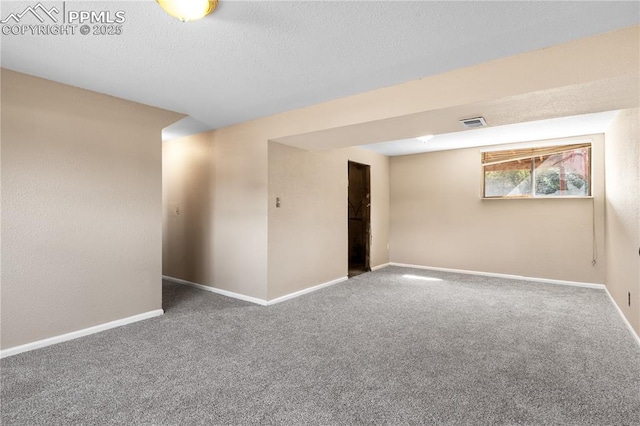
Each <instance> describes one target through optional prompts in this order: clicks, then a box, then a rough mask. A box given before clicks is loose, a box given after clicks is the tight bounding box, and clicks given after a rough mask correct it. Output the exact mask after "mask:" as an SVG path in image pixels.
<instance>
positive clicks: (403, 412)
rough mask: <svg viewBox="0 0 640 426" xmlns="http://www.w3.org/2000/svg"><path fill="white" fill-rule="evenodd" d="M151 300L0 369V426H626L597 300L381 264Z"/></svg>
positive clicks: (621, 336)
mask: <svg viewBox="0 0 640 426" xmlns="http://www.w3.org/2000/svg"><path fill="white" fill-rule="evenodd" d="M403 274H414V275H420V276H428V277H439V278H441V279H442V281H422V280H416V279H410V278H405V277H403ZM164 303H165V306H164V307H165V310H166V314H165V315H164V316H162V317H158V318H154V319H150V320H146V321H143V322H140V323H136V324H132V325H128V326H125V327H121V328H117V329H113V330H109V331H105V332H102V333H98V334H95V335H92V336H88V337H84V338H81V339H78V340H74V341H70V342H66V343H61V344H58V345H55V346H50V347H48V348H44V349H40V350H36V351H33V352H29V353H24V354H21V355H16V356H13V357H10V358H6V359H4V360H2V361H1V363H0V366H1V368H2V370H1V377H2V391H1V397H2V400H1V401H2V424H3V425H14V424H16V425H18V424H19V425H54V424H64V425H73V424H86V425H89V424H91V425H101V424H126V425H132V424H158V425H187V424H288V425H299V424H322V425H330V424H343V425H354V424H393V425H399V424H452V425H453V424H455V425H464V424H473V425H481V424H508V425H512V424H531V425H533V424H535V425H537V424H563V425H565V424H567V425H571V424H574V425H589V424H592V425H638V424H640V348H639V347H638V345H637V344H636V342H635V341H634V340H633V338H632V337H631V335H630V333H629V331H628V330H627V329H626V328H625V326H624V324H623V322H622V320H621V319H620V318H619V317H618V313H617V312H616V310H615V308H614V307H613V306H612V305H611V303H610V301H609V299H608V298H607V296H606V295H605V293H604V292H603V291H602V290H594V289H586V288H577V287H566V286H556V285H547V284H538V283H531V282H520V281H514V280H503V279H495V278H484V277H476V276H465V275H458V274H449V273H442V272H431V271H421V270H412V269H404V268H396V267H388V268H385V269H383V270H380V271H377V272H371V273H366V274H363V275H360V276H358V277H355V278H353V279H350V280H349V281H347V282H344V283H341V284H338V285H335V286H332V287H329V288H326V289H323V290H320V291H317V292H315V293H311V294H308V295H305V296H302V297H299V298H296V299H292V300H290V301H287V302H283V303H281V304H277V305H274V306H270V307H261V306H256V305H252V304H249V303H246V302H242V301H238V300H234V299H229V298H226V297H223V296H218V295H215V294H212V293H208V292H203V291H201V290H197V289H192V288H190V287H184V286H180V285H177V284H170V283H164Z"/></svg>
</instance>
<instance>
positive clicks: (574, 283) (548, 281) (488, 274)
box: [390, 262, 605, 289]
mask: <svg viewBox="0 0 640 426" xmlns="http://www.w3.org/2000/svg"><path fill="white" fill-rule="evenodd" d="M390 264H391V265H393V266H401V267H403V268H415V269H427V270H431V271H442V272H454V273H456V274H467V275H480V276H484V277H496V278H506V279H510V280H520V281H534V282H538V283H545V284H558V285H570V286H574V287H586V288H599V289H605V286H604V284H594V283H583V282H579V281H564V280H552V279H549V278H535V277H525V276H521V275H509V274H497V273H493V272H479V271H468V270H466V269H451V268H438V267H435V266H422V265H411V264H408V263H396V262H391V263H390Z"/></svg>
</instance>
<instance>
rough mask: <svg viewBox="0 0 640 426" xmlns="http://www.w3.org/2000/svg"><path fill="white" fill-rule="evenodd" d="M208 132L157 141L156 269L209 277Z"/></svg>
mask: <svg viewBox="0 0 640 426" xmlns="http://www.w3.org/2000/svg"><path fill="white" fill-rule="evenodd" d="M213 160H214V159H213V144H212V142H211V137H210V134H208V133H202V134H200V135H196V136H192V137H189V138H182V139H176V140H173V141H169V142H164V143H163V144H162V180H163V182H164V184H163V185H162V205H163V209H162V231H163V235H164V237H163V239H162V273H163V274H164V275H169V276H172V277H179V278H182V279H185V280H188V281H192V282H197V283H205V282H212V281H213V273H214V272H213V241H214V235H213V223H212V221H211V220H210V218H211V216H212V214H213V208H214V204H213V203H214V190H215V177H214V161H213Z"/></svg>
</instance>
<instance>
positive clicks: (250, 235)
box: [163, 126, 267, 299]
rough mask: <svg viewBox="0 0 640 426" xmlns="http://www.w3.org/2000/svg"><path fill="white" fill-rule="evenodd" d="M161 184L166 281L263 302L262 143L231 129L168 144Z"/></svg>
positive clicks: (264, 183)
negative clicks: (200, 285) (175, 279)
mask: <svg viewBox="0 0 640 426" xmlns="http://www.w3.org/2000/svg"><path fill="white" fill-rule="evenodd" d="M163 182H164V183H163V211H164V214H163V230H164V237H163V274H164V275H167V276H170V277H173V278H180V279H183V280H187V281H191V282H195V283H198V284H203V285H207V286H211V287H215V288H218V289H222V290H227V291H232V292H235V293H239V294H243V295H245V296H250V297H256V298H259V299H266V296H267V143H266V141H265V142H262V141H261V140H260V139H258V138H255V137H252V136H251V135H250V134H247V133H244V132H242V127H241V126H235V127H231V128H226V129H221V130H217V131H213V132H206V133H201V134H199V135H195V136H189V137H185V138H181V139H176V140H173V141H169V142H165V143H164V144H163ZM176 207H178V208H179V211H180V213H179V214H176Z"/></svg>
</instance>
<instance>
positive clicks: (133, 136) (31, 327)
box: [1, 69, 181, 349]
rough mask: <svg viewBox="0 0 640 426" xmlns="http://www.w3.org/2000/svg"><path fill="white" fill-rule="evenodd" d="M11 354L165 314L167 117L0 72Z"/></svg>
mask: <svg viewBox="0 0 640 426" xmlns="http://www.w3.org/2000/svg"><path fill="white" fill-rule="evenodd" d="M1 106H2V172H1V173H2V207H3V209H2V288H1V296H2V297H1V298H2V302H1V303H2V306H1V307H2V314H1V318H2V324H1V327H2V342H1V346H2V348H3V349H6V348H9V347H13V346H17V345H21V344H25V343H30V342H33V341H36V340H40V339H44V338H48V337H52V336H56V335H60V334H64V333H68V332H72V331H77V330H80V329H83V328H87V327H91V326H94V325H98V324H102V323H105V322H109V321H114V320H117V319H121V318H125V317H129V316H132V315H136V314H140V313H144V312H148V311H152V310H156V309H160V308H161V281H160V273H161V252H160V248H161V238H162V236H161V232H162V228H161V146H160V143H161V142H160V139H161V129H162V128H163V127H164V126H166V125H168V124H170V123H171V122H173V121H175V120H177V119H179V118H180V117H181V116H180V115H178V114H175V113H170V112H168V111H163V110H159V109H156V108H151V107H147V106H144V105H140V104H136V103H133V102H129V101H125V100H121V99H117V98H113V97H109V96H105V95H101V94H98V93H95V92H90V91H87V90H82V89H77V88H73V87H70V86H66V85H62V84H58V83H53V82H51V81H47V80H43V79H39V78H35V77H30V76H27V75H24V74H19V73H16V72H13V71H9V70H5V69H2V100H1Z"/></svg>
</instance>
